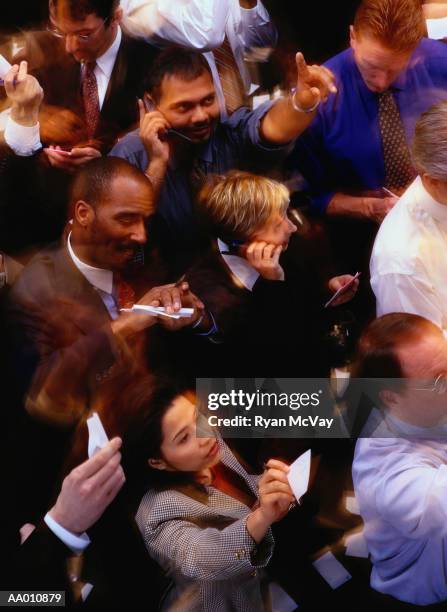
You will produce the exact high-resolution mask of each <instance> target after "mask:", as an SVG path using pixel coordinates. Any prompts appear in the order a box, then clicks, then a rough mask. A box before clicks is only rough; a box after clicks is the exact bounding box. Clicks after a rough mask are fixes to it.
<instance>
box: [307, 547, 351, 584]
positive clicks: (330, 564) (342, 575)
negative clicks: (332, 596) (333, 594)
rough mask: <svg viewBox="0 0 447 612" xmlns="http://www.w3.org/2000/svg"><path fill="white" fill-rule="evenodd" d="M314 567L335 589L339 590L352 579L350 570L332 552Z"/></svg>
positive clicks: (318, 560)
mask: <svg viewBox="0 0 447 612" xmlns="http://www.w3.org/2000/svg"><path fill="white" fill-rule="evenodd" d="M312 565H313V566H314V568H315V569H316V570H317V572H318V573H319V574H320V576H322V577H323V578H324V579H325V580H326V582H327V583H328V585H329V586H330V587H332V588H333V589H338V587H339V586H341V585H342V584H344V583H345V582H348V580H350V579H351V578H352V576H351V574H350V573H349V572H348V570H347V569H346V568H345V567H344V566H343V565H342V564H341V563H340V561H338V560H337V559H336V558H335V557H334V555H333V554H332V553H331V552H327V553H325V554H324V555H323V556H322V557H320V558H319V559H317V560H316V561H314V562H313V564H312Z"/></svg>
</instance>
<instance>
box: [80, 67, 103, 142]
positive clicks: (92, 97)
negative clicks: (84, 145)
mask: <svg viewBox="0 0 447 612" xmlns="http://www.w3.org/2000/svg"><path fill="white" fill-rule="evenodd" d="M95 66H96V62H86V63H84V64H82V76H81V81H82V82H81V87H82V98H83V100H84V112H85V120H86V123H87V132H88V137H89V138H93V136H94V135H95V132H96V128H97V127H98V122H99V114H100V108H99V96H98V83H97V82H96V76H95V72H94V70H95Z"/></svg>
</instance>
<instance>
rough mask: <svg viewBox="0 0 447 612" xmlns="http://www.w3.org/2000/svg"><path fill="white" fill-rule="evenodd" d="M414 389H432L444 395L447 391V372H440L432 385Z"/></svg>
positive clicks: (433, 391)
mask: <svg viewBox="0 0 447 612" xmlns="http://www.w3.org/2000/svg"><path fill="white" fill-rule="evenodd" d="M414 389H415V390H416V391H431V392H432V393H437V394H438V395H442V394H443V393H445V392H446V391H447V372H442V374H439V375H438V376H437V377H436V378H435V381H434V383H433V385H432V386H431V387H414Z"/></svg>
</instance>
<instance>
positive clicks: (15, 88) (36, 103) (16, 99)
mask: <svg viewBox="0 0 447 612" xmlns="http://www.w3.org/2000/svg"><path fill="white" fill-rule="evenodd" d="M4 85H5V92H6V95H7V96H8V99H9V101H10V102H11V118H12V119H13V120H14V121H15V122H16V123H18V124H19V125H23V126H26V127H32V126H34V125H36V124H37V123H38V121H39V109H40V105H41V104H42V100H43V89H42V87H41V86H40V84H39V81H38V80H37V79H36V78H35V77H34V76H32V75H31V74H28V62H25V61H23V62H20V66H19V65H17V64H15V65H14V66H12V68H11V70H9V72H8V73H7V74H6V76H5V81H4Z"/></svg>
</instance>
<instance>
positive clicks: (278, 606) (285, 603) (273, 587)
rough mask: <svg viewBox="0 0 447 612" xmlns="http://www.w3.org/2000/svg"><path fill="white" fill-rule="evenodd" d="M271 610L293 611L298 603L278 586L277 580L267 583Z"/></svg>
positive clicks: (277, 611) (274, 611) (279, 611)
mask: <svg viewBox="0 0 447 612" xmlns="http://www.w3.org/2000/svg"><path fill="white" fill-rule="evenodd" d="M269 591H270V599H271V602H272V612H294V611H295V610H296V609H297V608H298V604H297V603H295V602H294V601H293V599H292V598H291V597H290V595H289V594H288V593H286V592H285V591H284V589H283V588H282V587H280V586H279V584H278V583H277V582H271V583H270V584H269Z"/></svg>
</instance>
